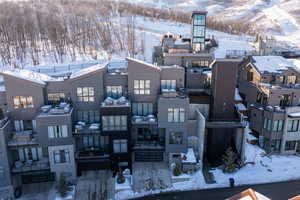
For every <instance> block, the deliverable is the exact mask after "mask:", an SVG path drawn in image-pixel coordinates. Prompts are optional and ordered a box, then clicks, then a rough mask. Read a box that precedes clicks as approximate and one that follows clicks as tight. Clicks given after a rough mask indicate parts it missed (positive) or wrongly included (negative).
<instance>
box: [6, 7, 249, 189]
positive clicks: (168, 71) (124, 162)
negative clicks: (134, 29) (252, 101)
mask: <svg viewBox="0 0 300 200" xmlns="http://www.w3.org/2000/svg"><path fill="white" fill-rule="evenodd" d="M192 21H193V26H192V33H193V34H192V37H191V39H187V38H183V39H182V42H181V44H176V43H177V42H178V41H177V40H176V39H175V38H174V37H173V36H170V35H169V36H168V37H165V38H163V40H162V46H160V47H155V52H154V61H155V62H154V64H150V63H146V62H143V61H140V60H137V59H133V58H127V59H126V60H125V61H117V62H115V61H113V62H112V61H111V62H109V63H107V64H99V65H95V66H91V67H86V68H83V69H77V70H69V71H67V72H66V73H63V75H61V76H58V75H57V74H55V77H54V76H52V75H50V74H49V75H46V73H38V72H34V71H30V70H19V69H11V70H6V71H2V72H1V75H2V76H3V77H4V88H1V89H4V90H3V91H2V92H0V108H1V109H2V110H3V112H2V113H3V117H2V121H1V123H0V125H1V131H0V138H1V143H0V158H1V159H2V158H3V160H4V161H5V163H4V164H0V176H1V175H3V177H4V178H5V184H2V183H0V188H1V189H0V192H1V191H2V190H5V191H13V190H14V189H15V188H18V187H19V186H21V185H22V184H23V183H29V182H40V181H53V180H57V179H58V178H59V176H60V175H61V174H62V173H64V174H65V175H66V176H67V177H68V178H69V180H70V181H75V180H76V176H78V175H81V174H82V172H83V171H85V170H100V169H109V168H112V169H115V170H116V169H119V168H129V169H131V168H132V163H133V162H157V161H164V162H167V163H169V164H171V163H173V162H177V161H178V160H179V161H181V160H182V159H187V156H186V154H188V153H189V154H190V153H192V154H193V155H194V156H195V158H196V159H197V162H198V163H199V164H200V165H201V164H202V163H203V161H204V160H208V161H209V162H210V163H211V164H214V165H217V164H219V163H220V161H221V158H222V154H223V153H224V151H225V150H226V149H227V148H228V147H230V146H231V147H234V150H236V151H237V152H238V153H239V155H240V157H241V159H243V157H244V155H243V154H244V149H243V147H244V141H245V138H244V134H243V130H244V127H245V123H244V121H243V114H242V113H240V112H238V109H237V106H236V99H235V96H236V95H235V94H236V89H235V88H236V85H237V73H238V70H237V68H238V64H239V63H240V61H241V60H239V59H215V58H214V48H215V47H216V42H215V41H214V40H213V39H212V40H210V39H206V38H205V26H206V12H194V13H193V15H192ZM187 162H188V161H187ZM193 162H194V161H193ZM7 186H8V187H7ZM4 193H5V192H4ZM6 193H7V194H11V192H10V193H9V192H6ZM0 194H2V193H0Z"/></svg>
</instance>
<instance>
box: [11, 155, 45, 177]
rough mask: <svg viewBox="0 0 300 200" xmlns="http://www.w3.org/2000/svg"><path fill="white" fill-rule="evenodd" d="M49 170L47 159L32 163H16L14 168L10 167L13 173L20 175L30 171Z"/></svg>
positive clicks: (30, 161) (29, 161)
mask: <svg viewBox="0 0 300 200" xmlns="http://www.w3.org/2000/svg"><path fill="white" fill-rule="evenodd" d="M48 169H50V165H49V160H48V159H47V158H45V159H42V160H39V161H32V160H28V161H26V162H21V161H16V162H15V163H14V166H13V167H12V172H13V173H22V172H30V171H41V170H48Z"/></svg>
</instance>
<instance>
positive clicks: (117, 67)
mask: <svg viewBox="0 0 300 200" xmlns="http://www.w3.org/2000/svg"><path fill="white" fill-rule="evenodd" d="M127 68H128V63H127V61H125V60H113V61H110V62H109V63H108V64H107V73H108V74H109V75H127V73H128V70H127Z"/></svg>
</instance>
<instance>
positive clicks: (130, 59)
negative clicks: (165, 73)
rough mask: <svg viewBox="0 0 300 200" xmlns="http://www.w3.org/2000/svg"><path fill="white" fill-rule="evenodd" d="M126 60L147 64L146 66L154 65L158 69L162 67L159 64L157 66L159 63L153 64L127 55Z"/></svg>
mask: <svg viewBox="0 0 300 200" xmlns="http://www.w3.org/2000/svg"><path fill="white" fill-rule="evenodd" d="M126 60H129V61H133V62H136V63H139V64H142V65H146V66H149V67H152V68H154V69H157V70H161V68H160V67H159V66H157V65H153V64H150V63H147V62H144V61H141V60H137V59H135V58H129V57H127V58H126Z"/></svg>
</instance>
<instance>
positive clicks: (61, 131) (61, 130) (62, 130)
mask: <svg viewBox="0 0 300 200" xmlns="http://www.w3.org/2000/svg"><path fill="white" fill-rule="evenodd" d="M48 137H49V138H65V137H68V127H67V125H56V126H48Z"/></svg>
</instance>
